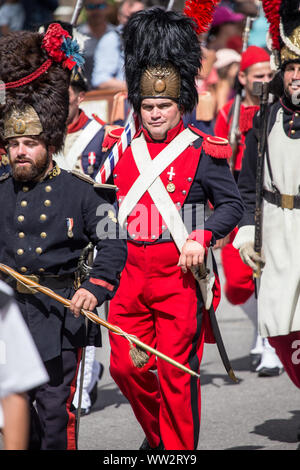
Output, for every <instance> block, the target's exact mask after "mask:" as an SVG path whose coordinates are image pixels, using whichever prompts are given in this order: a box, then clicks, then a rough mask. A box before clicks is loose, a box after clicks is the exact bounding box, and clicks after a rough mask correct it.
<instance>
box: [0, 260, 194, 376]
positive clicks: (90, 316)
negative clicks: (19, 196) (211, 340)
mask: <svg viewBox="0 0 300 470" xmlns="http://www.w3.org/2000/svg"><path fill="white" fill-rule="evenodd" d="M0 271H2V272H4V273H5V274H8V275H10V276H12V277H13V278H14V279H16V280H17V281H18V282H19V283H21V284H24V285H25V286H26V287H29V288H31V289H32V288H34V289H36V290H37V291H39V292H42V293H43V294H45V295H48V296H49V297H51V298H52V299H55V300H57V301H58V302H60V303H62V304H63V305H64V306H65V307H68V308H69V307H70V304H71V300H69V299H65V298H64V297H62V296H60V295H58V294H56V293H55V292H53V291H52V290H51V289H49V288H48V287H45V286H42V285H40V284H39V283H37V282H34V281H33V280H32V279H30V278H27V277H26V276H23V275H22V274H20V273H18V272H17V271H15V270H14V269H12V268H10V267H9V266H6V265H5V264H2V263H0ZM81 313H82V315H84V316H86V317H87V318H88V319H89V320H91V321H93V322H94V323H98V324H99V325H102V326H105V328H107V329H109V330H110V331H111V332H112V333H114V334H117V335H121V336H123V337H124V338H126V339H127V340H128V341H129V342H130V344H132V343H134V344H136V346H137V347H138V350H137V351H135V352H134V354H135V353H136V352H138V351H139V350H140V349H145V350H146V351H148V352H149V353H151V354H154V355H155V356H157V357H159V358H161V359H163V360H165V361H167V362H168V363H169V364H172V365H173V366H175V367H177V368H178V369H180V370H182V371H184V372H186V373H188V374H190V375H192V376H193V377H197V378H198V379H199V378H200V375H199V374H198V373H197V372H196V371H194V370H192V369H189V368H188V367H186V366H185V365H183V364H180V363H179V362H177V361H175V360H174V359H172V358H171V357H168V356H166V355H165V354H163V353H161V352H160V351H157V350H156V349H154V348H152V347H151V346H148V345H147V344H145V343H143V342H142V341H140V340H139V339H138V338H137V337H136V336H134V335H131V334H128V333H126V332H125V331H122V330H121V329H120V328H119V327H118V326H116V325H111V324H110V323H108V322H107V321H105V320H103V319H102V318H100V317H98V315H97V314H96V313H93V312H90V311H89V310H85V309H81ZM134 357H136V356H134ZM140 357H141V356H140V355H138V356H137V358H138V364H140V367H143V365H145V359H146V358H145V356H143V359H142V361H141V359H140ZM148 360H149V357H148V356H147V361H148Z"/></svg>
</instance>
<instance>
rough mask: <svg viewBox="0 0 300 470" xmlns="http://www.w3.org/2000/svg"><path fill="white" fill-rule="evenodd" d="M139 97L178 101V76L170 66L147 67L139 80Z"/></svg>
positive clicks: (175, 70)
mask: <svg viewBox="0 0 300 470" xmlns="http://www.w3.org/2000/svg"><path fill="white" fill-rule="evenodd" d="M140 90H141V97H142V99H144V98H170V99H178V98H179V96H180V74H179V72H178V71H177V69H176V68H175V67H174V66H173V65H171V64H166V65H165V66H162V65H157V66H155V67H148V68H147V69H146V70H145V71H144V73H143V75H142V78H141V86H140Z"/></svg>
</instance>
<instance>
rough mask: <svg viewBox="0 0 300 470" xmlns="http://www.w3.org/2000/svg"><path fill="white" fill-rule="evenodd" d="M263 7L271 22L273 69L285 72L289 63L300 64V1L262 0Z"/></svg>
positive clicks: (270, 36)
mask: <svg viewBox="0 0 300 470" xmlns="http://www.w3.org/2000/svg"><path fill="white" fill-rule="evenodd" d="M262 5H263V9H264V12H265V15H266V18H267V20H268V22H269V41H268V47H269V48H270V50H271V51H272V56H273V66H274V67H273V68H275V69H281V70H283V69H284V67H285V65H286V64H287V63H288V62H295V61H297V62H298V61H299V62H300V1H299V0H262Z"/></svg>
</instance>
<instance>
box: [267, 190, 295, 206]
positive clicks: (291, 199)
mask: <svg viewBox="0 0 300 470" xmlns="http://www.w3.org/2000/svg"><path fill="white" fill-rule="evenodd" d="M263 197H264V199H265V200H266V201H267V202H269V203H270V204H274V205H275V206H277V207H281V208H282V209H290V210H292V209H300V195H299V194H298V195H297V196H293V195H290V194H281V193H279V192H277V191H268V190H267V189H264V190H263Z"/></svg>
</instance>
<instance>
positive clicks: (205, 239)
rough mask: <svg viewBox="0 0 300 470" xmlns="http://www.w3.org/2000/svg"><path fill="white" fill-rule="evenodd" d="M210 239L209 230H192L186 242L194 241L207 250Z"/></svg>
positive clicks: (210, 233)
mask: <svg viewBox="0 0 300 470" xmlns="http://www.w3.org/2000/svg"><path fill="white" fill-rule="evenodd" d="M211 239H212V232H210V231H209V230H194V231H193V232H191V233H190V234H189V236H188V240H194V241H196V242H198V243H201V245H202V246H204V247H205V248H208V247H209V246H210V243H211Z"/></svg>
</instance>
